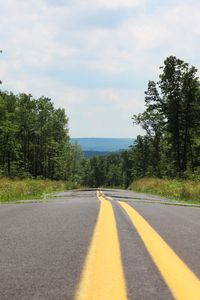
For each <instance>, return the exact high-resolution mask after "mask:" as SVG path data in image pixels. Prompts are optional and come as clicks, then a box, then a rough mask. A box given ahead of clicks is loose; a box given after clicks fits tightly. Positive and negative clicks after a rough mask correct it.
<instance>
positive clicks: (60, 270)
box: [0, 190, 200, 300]
mask: <svg viewBox="0 0 200 300" xmlns="http://www.w3.org/2000/svg"><path fill="white" fill-rule="evenodd" d="M166 204H167V200H163V199H159V198H158V197H153V196H148V195H144V194H143V195H142V194H137V193H133V192H128V191H120V190H102V191H98V192H96V191H79V192H65V193H59V194H57V197H54V198H52V199H49V200H48V201H47V202H42V203H37V202H35V203H23V204H9V205H1V206H0V299H20V300H21V299H34V300H35V299H53V300H55V299H70V300H71V299H72V300H73V299H75V300H93V299H94V300H118V299H119V300H124V299H131V300H132V299H137V300H140V299H145V300H147V299H152V300H156V299H159V300H160V299H185V300H190V299H191V300H195V299H198V300H199V299H200V281H199V278H200V209H199V208H194V207H183V206H174V205H166Z"/></svg>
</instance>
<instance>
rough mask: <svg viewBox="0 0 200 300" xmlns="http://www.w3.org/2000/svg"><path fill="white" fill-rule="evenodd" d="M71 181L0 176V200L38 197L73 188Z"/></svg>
mask: <svg viewBox="0 0 200 300" xmlns="http://www.w3.org/2000/svg"><path fill="white" fill-rule="evenodd" d="M75 187H76V186H75V185H74V184H73V183H71V182H64V181H52V180H42V179H24V180H19V179H8V178H0V202H10V201H14V200H18V199H20V200H24V199H40V198H42V197H44V195H45V194H48V193H52V192H55V191H64V190H69V189H72V188H75Z"/></svg>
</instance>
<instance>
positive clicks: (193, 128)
mask: <svg viewBox="0 0 200 300" xmlns="http://www.w3.org/2000/svg"><path fill="white" fill-rule="evenodd" d="M160 69H161V70H162V73H161V74H160V76H159V78H160V80H159V82H158V84H156V83H155V82H154V81H150V82H149V84H148V88H147V91H146V92H145V95H146V96H145V111H144V112H143V113H141V114H138V115H134V116H133V123H134V124H140V125H141V126H142V128H143V129H144V130H145V131H146V135H145V136H144V137H140V136H139V137H138V138H137V141H136V144H135V146H134V149H133V152H134V155H135V158H136V159H137V162H136V163H135V164H136V166H135V170H134V177H135V178H137V177H144V176H157V177H163V176H168V177H180V178H186V176H188V174H192V173H198V172H199V171H198V170H199V166H200V142H199V141H200V118H199V115H200V82H199V79H198V77H197V69H196V68H195V67H193V66H190V65H189V64H187V63H185V62H184V61H182V60H180V59H178V58H176V57H174V56H170V57H168V58H166V60H165V61H164V66H162V67H161V68H160Z"/></svg>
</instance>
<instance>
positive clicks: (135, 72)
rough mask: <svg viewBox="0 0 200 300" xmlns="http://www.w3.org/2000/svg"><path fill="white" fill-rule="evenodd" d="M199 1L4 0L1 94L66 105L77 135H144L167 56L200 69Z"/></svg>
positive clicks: (1, 6)
mask: <svg viewBox="0 0 200 300" xmlns="http://www.w3.org/2000/svg"><path fill="white" fill-rule="evenodd" d="M199 20H200V1H199V0H177V1H176V0H173V1H172V0H6V1H4V0H0V22H1V23H0V24H1V26H0V49H2V50H3V53H2V54H0V79H1V80H2V81H3V84H2V85H1V89H2V90H7V91H12V92H14V93H23V92H25V93H30V94H31V95H32V96H33V97H36V98H37V97H40V96H46V97H49V98H51V99H52V101H53V102H54V104H55V107H63V108H65V111H66V114H67V116H68V117H69V130H70V135H71V136H72V137H124V138H126V137H130V138H135V137H136V136H137V135H138V134H141V133H142V130H141V128H140V127H139V126H133V125H132V120H131V117H132V115H133V114H137V113H139V112H142V111H143V110H144V91H145V90H146V87H147V84H148V80H155V81H157V80H158V76H159V73H160V70H159V67H160V66H161V65H163V62H164V60H165V58H166V57H167V56H170V55H175V56H177V57H178V58H180V59H183V60H184V61H186V62H188V63H190V64H192V65H195V66H196V67H197V68H199V65H200V55H199V53H200V21H199Z"/></svg>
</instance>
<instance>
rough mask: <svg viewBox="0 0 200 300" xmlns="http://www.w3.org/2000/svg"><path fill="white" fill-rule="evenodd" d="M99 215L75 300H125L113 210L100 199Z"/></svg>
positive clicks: (98, 193) (106, 202) (108, 203)
mask: <svg viewBox="0 0 200 300" xmlns="http://www.w3.org/2000/svg"><path fill="white" fill-rule="evenodd" d="M101 195H102V194H101V192H100V191H97V196H98V198H99V200H100V205H101V207H100V212H99V216H98V221H97V224H96V227H95V231H94V234H93V238H92V242H91V245H90V248H89V252H88V255H87V258H86V262H85V266H84V269H83V273H82V277H81V281H80V284H79V288H78V291H77V294H76V296H75V300H125V299H127V296H126V284H125V279H124V273H123V267H122V262H121V254H120V246H119V240H118V233H117V228H116V222H115V217H114V212H113V208H112V205H111V203H110V202H108V201H107V200H106V199H104V198H103V197H102V196H101Z"/></svg>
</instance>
